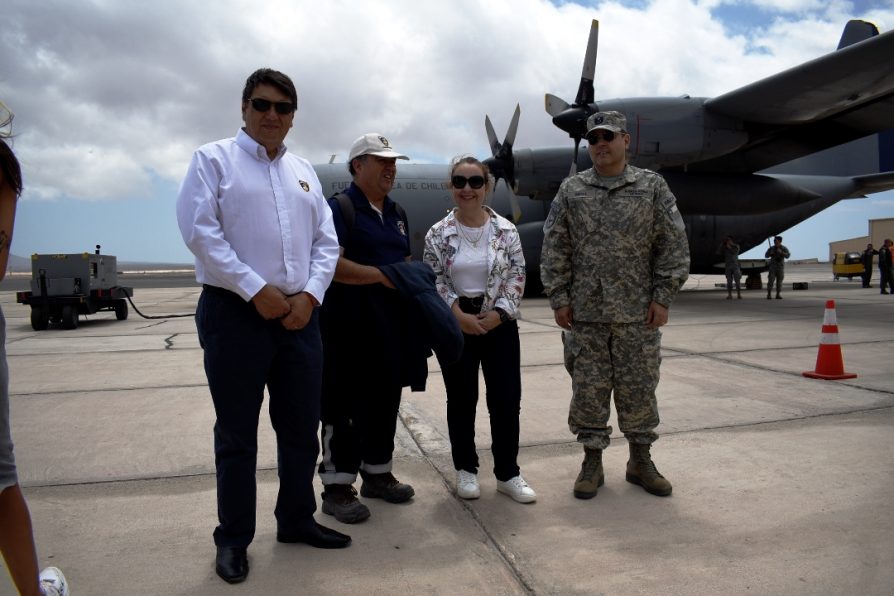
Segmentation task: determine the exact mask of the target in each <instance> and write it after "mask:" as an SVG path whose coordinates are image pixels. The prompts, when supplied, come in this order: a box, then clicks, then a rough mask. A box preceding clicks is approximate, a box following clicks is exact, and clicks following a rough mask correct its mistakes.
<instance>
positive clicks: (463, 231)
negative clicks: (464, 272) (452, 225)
mask: <svg viewBox="0 0 894 596" xmlns="http://www.w3.org/2000/svg"><path fill="white" fill-rule="evenodd" d="M456 226H457V227H458V228H459V234H460V236H462V237H463V239H465V241H466V242H468V243H469V244H471V245H472V246H473V247H474V248H478V243H479V242H480V241H481V237H482V236H484V232H486V231H487V222H485V224H484V225H483V226H481V227H480V228H467V227H466V226H464V225H463V224H461V223H460V221H459V220H456ZM471 230H478V235H477V236H474V237H473V236H472V232H471Z"/></svg>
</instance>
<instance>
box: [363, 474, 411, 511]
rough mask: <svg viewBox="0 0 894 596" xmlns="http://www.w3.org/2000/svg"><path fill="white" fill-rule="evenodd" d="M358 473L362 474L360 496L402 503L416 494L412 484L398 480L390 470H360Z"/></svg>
mask: <svg viewBox="0 0 894 596" xmlns="http://www.w3.org/2000/svg"><path fill="white" fill-rule="evenodd" d="M360 475H361V476H363V485H362V486H361V487H360V496H362V497H367V498H370V499H385V500H386V501H388V502H389V503H403V502H405V501H409V500H410V499H412V498H413V495H415V494H416V491H415V490H413V487H412V486H410V485H409V484H404V483H402V482H398V481H397V478H395V477H394V474H392V473H391V472H385V473H384V474H370V473H368V472H364V471H363V470H360Z"/></svg>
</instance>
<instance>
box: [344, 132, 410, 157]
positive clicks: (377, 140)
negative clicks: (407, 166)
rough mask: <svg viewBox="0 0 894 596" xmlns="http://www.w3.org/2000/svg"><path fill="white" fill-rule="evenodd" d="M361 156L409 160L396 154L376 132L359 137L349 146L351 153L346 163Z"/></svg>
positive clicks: (389, 144) (386, 140)
mask: <svg viewBox="0 0 894 596" xmlns="http://www.w3.org/2000/svg"><path fill="white" fill-rule="evenodd" d="M363 155H376V156H378V157H394V158H396V159H410V158H409V157H407V156H406V155H403V154H401V153H398V152H397V151H395V150H394V148H393V147H392V146H391V143H389V142H388V139H386V138H385V137H383V136H382V135H380V134H379V133H377V132H370V133H366V134H365V135H363V136H362V137H359V138H358V139H357V140H356V141H354V144H353V145H351V153H350V154H349V155H348V163H350V162H351V160H353V159H354V158H355V157H361V156H363Z"/></svg>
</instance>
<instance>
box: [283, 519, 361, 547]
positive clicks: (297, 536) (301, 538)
mask: <svg viewBox="0 0 894 596" xmlns="http://www.w3.org/2000/svg"><path fill="white" fill-rule="evenodd" d="M276 540H277V541H279V542H285V543H287V544H292V543H295V542H303V543H304V544H309V545H311V546H313V547H315V548H345V547H346V546H348V545H349V544H351V537H350V536H348V535H347V534H342V533H341V532H336V531H335V530H333V529H331V528H327V527H326V526H321V525H320V524H318V523H317V522H316V521H314V525H313V528H311V529H309V530H302V531H300V532H294V533H287V532H277V533H276Z"/></svg>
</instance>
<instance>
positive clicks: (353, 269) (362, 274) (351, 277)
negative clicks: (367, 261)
mask: <svg viewBox="0 0 894 596" xmlns="http://www.w3.org/2000/svg"><path fill="white" fill-rule="evenodd" d="M339 254H344V248H341V247H339ZM334 279H335V281H337V282H339V283H343V284H348V285H355V286H367V285H370V284H382V285H384V286H386V287H388V288H391V289H394V284H392V283H391V280H389V279H388V277H387V276H386V275H385V274H384V273H382V271H381V270H380V269H379V268H378V267H373V266H372V265H361V264H360V263H356V262H354V261H352V260H350V259H346V258H345V257H343V256H339V257H338V264H337V265H336V266H335V278H334Z"/></svg>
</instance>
